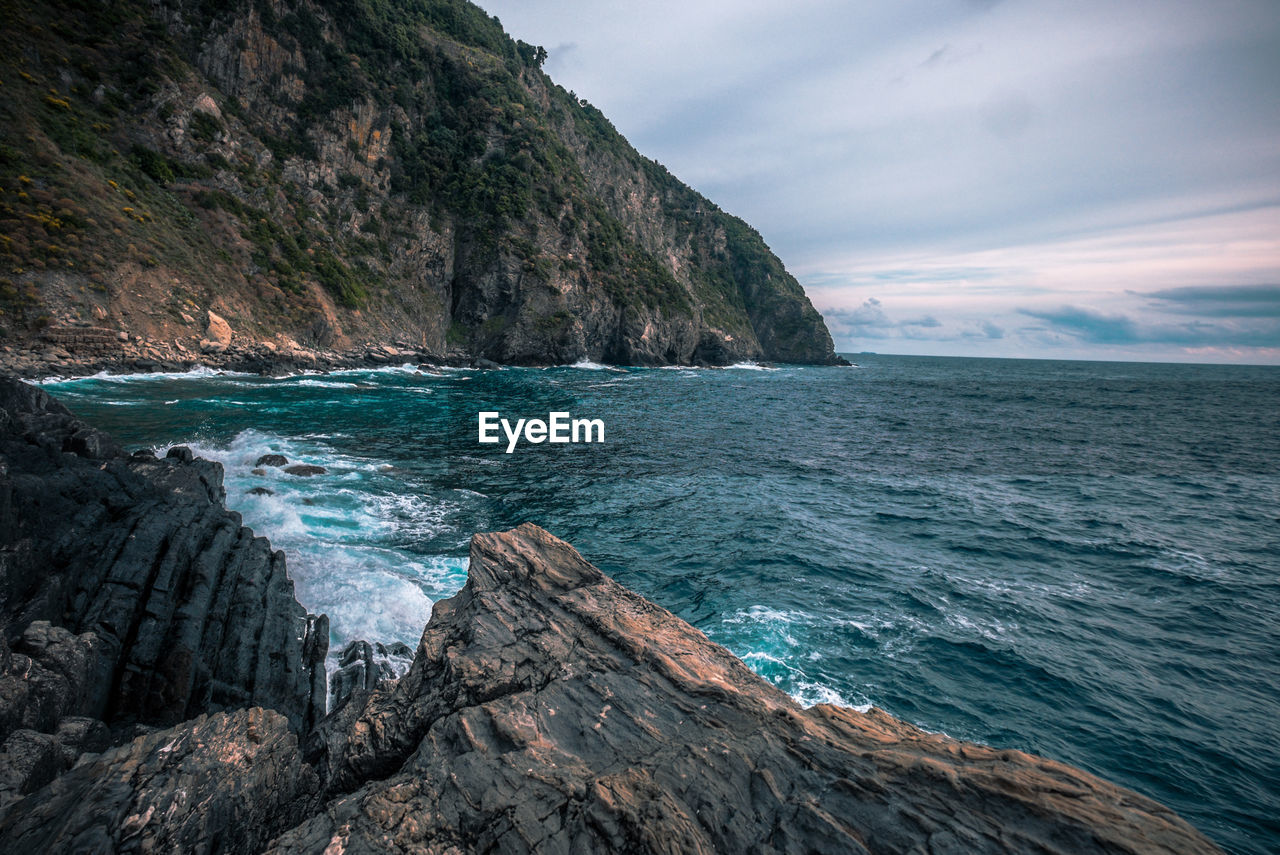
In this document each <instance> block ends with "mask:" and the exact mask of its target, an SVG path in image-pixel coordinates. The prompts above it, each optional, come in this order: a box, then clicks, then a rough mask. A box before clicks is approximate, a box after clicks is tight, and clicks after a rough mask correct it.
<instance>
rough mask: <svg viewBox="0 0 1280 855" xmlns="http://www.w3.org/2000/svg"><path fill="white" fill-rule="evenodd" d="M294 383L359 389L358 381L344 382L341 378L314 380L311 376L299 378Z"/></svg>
mask: <svg viewBox="0 0 1280 855" xmlns="http://www.w3.org/2000/svg"><path fill="white" fill-rule="evenodd" d="M294 385H297V386H313V387H315V388H318V389H359V388H360V386H359V384H357V383H343V382H342V381H340V380H314V379H312V378H310V377H304V378H302V379H301V380H298V381H297V382H296V383H295V384H294Z"/></svg>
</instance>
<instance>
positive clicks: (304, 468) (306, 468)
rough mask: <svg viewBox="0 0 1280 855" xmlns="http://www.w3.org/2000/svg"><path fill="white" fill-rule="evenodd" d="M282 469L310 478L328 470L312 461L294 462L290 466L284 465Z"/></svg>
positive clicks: (300, 476) (291, 473)
mask: <svg viewBox="0 0 1280 855" xmlns="http://www.w3.org/2000/svg"><path fill="white" fill-rule="evenodd" d="M284 471H285V472H288V473H289V474H290V475H297V476H298V477H299V478H310V477H311V476H313V475H323V474H325V473H326V472H328V471H329V470H328V469H325V468H324V467H323V466H316V465H315V464H313V463H295V464H294V465H292V466H286V467H284Z"/></svg>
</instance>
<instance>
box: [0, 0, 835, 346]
mask: <svg viewBox="0 0 1280 855" xmlns="http://www.w3.org/2000/svg"><path fill="white" fill-rule="evenodd" d="M0 11H2V13H3V15H4V20H5V24H4V28H3V31H0V50H2V51H3V57H0V312H2V313H3V314H0V330H2V331H3V334H4V335H7V336H11V337H21V336H24V335H29V334H31V332H32V331H34V330H36V329H37V328H38V327H40V326H41V325H43V324H47V323H54V324H66V323H85V322H93V323H97V324H99V325H106V326H115V327H119V328H122V329H128V330H130V331H134V332H138V333H141V334H145V335H148V336H156V337H165V338H170V339H173V340H181V339H183V338H184V337H186V338H191V339H198V337H199V333H200V330H199V329H197V328H194V327H192V326H191V324H192V323H197V325H198V322H197V321H196V319H197V318H198V317H199V312H198V311H197V310H198V309H201V308H205V307H217V309H218V311H219V312H220V313H222V314H224V315H226V316H227V317H228V318H230V319H231V320H232V321H233V323H234V324H235V326H236V329H237V330H238V331H240V332H241V333H243V334H245V335H248V336H250V337H259V338H266V337H270V336H273V335H288V336H291V337H294V338H297V339H298V340H299V341H303V342H304V343H313V344H326V345H327V344H330V343H334V342H342V341H344V340H345V341H352V340H357V341H358V340H379V339H384V340H385V339H391V338H394V339H400V340H408V341H412V342H415V343H418V344H420V345H422V346H425V347H429V348H434V349H438V350H441V351H443V350H444V349H445V348H447V347H449V346H463V347H465V348H467V349H470V350H471V351H473V352H476V353H480V354H483V355H486V356H490V357H492V358H495V359H499V360H504V361H515V362H554V361H563V360H573V359H577V358H582V357H584V356H585V357H590V358H594V359H604V360H611V361H618V362H641V363H662V362H687V361H692V360H699V361H712V362H717V361H718V362H723V361H726V360H731V359H740V358H752V357H765V358H774V359H785V360H792V361H814V362H825V361H829V360H830V359H831V341H830V336H829V335H828V334H827V331H826V328H825V326H824V325H823V323H822V320H821V318H820V317H819V316H818V314H817V313H816V312H815V311H814V310H813V308H812V306H811V305H810V304H809V302H808V300H807V298H805V296H804V293H803V291H802V290H801V289H800V287H799V285H798V283H796V282H795V280H794V278H792V277H791V276H790V275H789V274H787V273H786V271H785V270H784V269H783V267H782V265H781V263H780V262H779V261H778V259H777V258H776V257H775V256H773V255H772V254H771V253H770V252H769V251H768V249H767V247H766V246H765V245H764V243H763V241H762V240H761V239H760V237H759V235H758V234H756V232H755V231H753V230H752V229H750V227H749V226H747V225H746V224H745V223H742V222H741V221H740V220H738V219H736V218H734V217H731V216H729V215H727V214H725V213H724V212H722V211H720V210H719V209H718V208H717V207H716V206H715V205H713V204H712V203H710V202H709V201H707V200H706V199H704V198H703V197H701V196H700V195H698V194H697V193H695V192H694V191H692V190H690V189H689V188H688V187H686V186H684V185H683V184H681V183H680V182H679V181H677V180H676V179H675V178H674V177H673V176H671V175H670V173H668V172H667V171H666V170H665V169H663V168H662V167H661V166H659V165H658V164H656V163H654V162H652V161H650V160H647V159H645V158H643V157H641V156H640V155H639V154H638V153H636V152H635V150H634V149H633V148H631V146H630V145H629V144H627V142H626V140H625V139H623V138H622V137H621V136H620V135H619V134H618V133H617V131H616V130H615V129H614V128H613V126H612V125H611V124H610V123H609V122H608V120H607V119H606V118H605V117H604V116H603V115H602V114H601V113H600V112H599V111H598V110H596V109H595V108H594V107H592V106H591V105H589V104H587V103H586V102H585V101H581V100H579V99H578V98H577V97H576V96H575V95H573V94H572V93H570V92H567V91H565V90H564V89H563V88H561V87H559V86H557V85H555V84H554V83H552V82H551V80H550V79H549V78H548V77H547V76H546V75H545V74H544V73H543V72H542V71H541V65H542V62H543V60H545V58H546V52H545V51H544V50H543V49H542V48H540V47H538V46H535V45H529V44H526V43H524V42H521V41H517V40H514V39H512V38H510V37H508V36H507V35H506V33H505V32H503V30H502V27H501V25H500V24H499V22H498V21H497V19H496V18H491V17H490V16H488V15H486V14H485V13H484V12H483V11H482V10H481V9H479V8H478V7H476V6H474V5H472V4H470V3H467V2H463V0H412V2H397V3H392V2H389V1H388V0H325V2H311V0H298V1H297V2H295V0H279V1H278V2H267V0H257V1H256V2H238V3H228V4H222V3H211V2H179V1H178V0H167V2H161V3H157V4H152V3H143V2H140V0H124V2H115V3H111V4H102V3H98V2H93V0H60V2H53V3H35V2H24V0H4V2H0Z"/></svg>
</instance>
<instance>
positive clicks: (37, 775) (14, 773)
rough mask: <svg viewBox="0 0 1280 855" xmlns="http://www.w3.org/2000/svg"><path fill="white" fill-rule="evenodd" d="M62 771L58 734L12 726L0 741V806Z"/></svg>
mask: <svg viewBox="0 0 1280 855" xmlns="http://www.w3.org/2000/svg"><path fill="white" fill-rule="evenodd" d="M61 771H62V748H61V746H60V745H59V743H58V738H57V737H56V736H53V735H52V734H48V733H40V732H38V731H35V730H27V729H26V728H23V729H21V730H15V731H14V732H13V733H11V734H9V737H8V738H7V739H5V741H4V744H3V745H0V806H4V805H7V804H9V803H11V802H13V801H15V800H16V799H19V798H21V797H22V796H24V795H26V794H27V793H31V792H34V791H35V790H37V789H39V788H40V787H43V786H44V785H45V784H47V783H49V782H50V781H52V780H53V779H54V778H55V777H57V775H58V773H59V772H61Z"/></svg>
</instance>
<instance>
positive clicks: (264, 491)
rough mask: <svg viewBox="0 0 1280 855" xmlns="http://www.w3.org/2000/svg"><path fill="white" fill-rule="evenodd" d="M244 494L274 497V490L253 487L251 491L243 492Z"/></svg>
mask: <svg viewBox="0 0 1280 855" xmlns="http://www.w3.org/2000/svg"><path fill="white" fill-rule="evenodd" d="M244 492H245V495H248V496H274V495H275V491H274V490H268V489H267V488H266V487H253V488H251V489H248V490H245V491H244Z"/></svg>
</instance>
